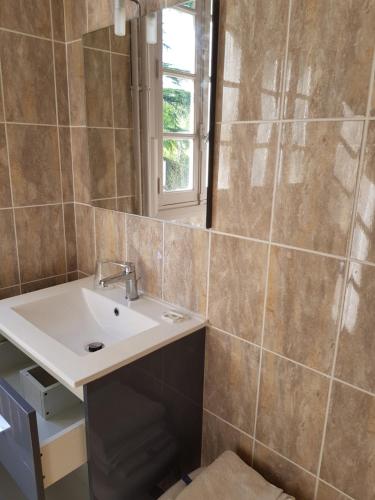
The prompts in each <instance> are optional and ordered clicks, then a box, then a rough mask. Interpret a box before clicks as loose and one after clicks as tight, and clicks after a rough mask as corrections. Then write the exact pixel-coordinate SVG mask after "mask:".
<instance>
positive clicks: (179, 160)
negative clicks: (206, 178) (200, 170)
mask: <svg viewBox="0 0 375 500" xmlns="http://www.w3.org/2000/svg"><path fill="white" fill-rule="evenodd" d="M193 152H194V147H193V140H192V139H164V142H163V186H164V191H165V192H171V191H188V190H191V189H193Z"/></svg>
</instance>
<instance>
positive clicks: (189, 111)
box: [163, 76, 194, 133]
mask: <svg viewBox="0 0 375 500" xmlns="http://www.w3.org/2000/svg"><path fill="white" fill-rule="evenodd" d="M163 123H164V131H165V132H189V133H193V132H194V81H193V80H190V79H188V78H176V77H173V76H164V77H163Z"/></svg>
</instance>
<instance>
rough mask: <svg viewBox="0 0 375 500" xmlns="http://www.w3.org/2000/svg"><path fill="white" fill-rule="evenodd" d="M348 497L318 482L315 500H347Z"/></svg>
mask: <svg viewBox="0 0 375 500" xmlns="http://www.w3.org/2000/svg"><path fill="white" fill-rule="evenodd" d="M348 498H349V497H347V496H346V495H344V494H343V493H339V492H338V491H337V490H335V489H334V488H331V487H330V486H328V485H327V484H325V483H322V482H321V481H319V487H318V496H317V500H348Z"/></svg>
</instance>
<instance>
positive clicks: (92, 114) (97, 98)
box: [84, 48, 125, 127]
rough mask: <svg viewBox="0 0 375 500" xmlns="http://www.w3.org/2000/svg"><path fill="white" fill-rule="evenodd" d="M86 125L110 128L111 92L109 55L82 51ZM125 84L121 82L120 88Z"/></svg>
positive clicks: (94, 51)
mask: <svg viewBox="0 0 375 500" xmlns="http://www.w3.org/2000/svg"><path fill="white" fill-rule="evenodd" d="M84 61H85V77H86V78H85V88H86V113H87V124H88V125H89V126H90V127H111V126H112V124H113V120H112V91H111V71H110V54H109V53H108V52H101V51H99V50H94V49H87V48H85V49H84ZM123 85H125V82H121V86H123Z"/></svg>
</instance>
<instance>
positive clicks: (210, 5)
mask: <svg viewBox="0 0 375 500" xmlns="http://www.w3.org/2000/svg"><path fill="white" fill-rule="evenodd" d="M218 3H219V2H218V0H189V1H184V2H181V3H179V4H177V5H176V6H173V7H168V8H165V9H162V10H160V11H158V12H155V13H151V14H148V15H146V16H140V18H138V19H135V20H131V21H127V23H126V35H125V36H124V37H118V36H116V35H115V33H114V27H113V26H109V27H107V28H103V29H100V30H98V31H95V32H91V33H87V34H86V35H84V37H83V51H84V76H85V92H86V118H87V137H88V149H89V162H90V173H91V198H92V204H93V205H94V206H97V207H102V208H107V209H110V210H118V211H122V212H128V213H135V214H140V215H144V216H150V217H157V218H161V219H168V220H175V221H178V222H181V223H186V224H192V225H196V226H201V227H209V226H210V212H211V209H210V207H211V196H210V193H211V188H210V181H211V177H212V163H213V139H214V123H215V119H214V112H215V110H214V108H213V103H214V101H215V86H216V85H215V83H216V61H217V54H216V49H217V31H218V30H217V18H218V9H219V6H218Z"/></svg>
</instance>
